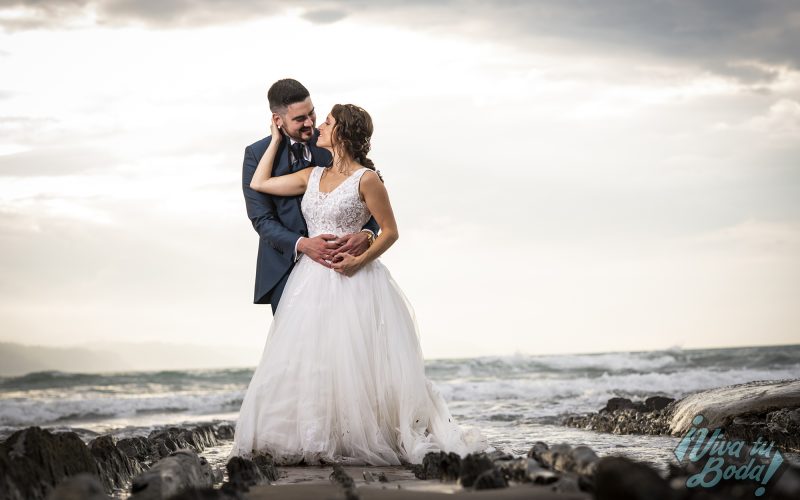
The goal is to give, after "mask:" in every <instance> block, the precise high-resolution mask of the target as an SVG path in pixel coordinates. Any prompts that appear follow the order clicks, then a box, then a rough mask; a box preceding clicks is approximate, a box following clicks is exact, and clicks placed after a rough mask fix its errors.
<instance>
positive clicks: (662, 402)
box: [644, 396, 675, 411]
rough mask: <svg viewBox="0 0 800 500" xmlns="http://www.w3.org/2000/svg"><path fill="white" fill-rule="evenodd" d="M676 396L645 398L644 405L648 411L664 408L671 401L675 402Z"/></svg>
mask: <svg viewBox="0 0 800 500" xmlns="http://www.w3.org/2000/svg"><path fill="white" fill-rule="evenodd" d="M674 401H675V398H667V397H664V396H652V397H649V398H647V399H645V400H644V406H645V407H646V408H647V410H648V411H656V410H663V409H664V408H666V407H667V406H669V404H670V403H672V402H674Z"/></svg>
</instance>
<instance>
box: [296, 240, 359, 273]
mask: <svg viewBox="0 0 800 500" xmlns="http://www.w3.org/2000/svg"><path fill="white" fill-rule="evenodd" d="M367 248H369V237H368V236H367V234H366V233H364V232H358V233H351V234H345V235H343V236H339V237H337V236H336V235H334V234H320V235H319V236H314V237H313V238H303V239H301V240H300V243H298V246H297V250H298V251H300V252H302V253H304V254H306V255H307V256H308V257H309V258H311V259H312V260H313V261H314V262H316V263H318V264H320V265H323V266H325V267H327V268H330V269H333V270H334V271H336V272H337V273H340V274H344V275H345V276H352V275H353V274H355V273H356V271H358V270H359V269H361V266H363V265H364V263H363V261H362V260H361V259H359V258H358V257H359V256H360V255H361V254H363V253H364V252H365V251H366V250H367Z"/></svg>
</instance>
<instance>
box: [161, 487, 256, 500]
mask: <svg viewBox="0 0 800 500" xmlns="http://www.w3.org/2000/svg"><path fill="white" fill-rule="evenodd" d="M243 498H244V497H243V496H242V495H241V494H240V493H239V492H238V491H233V490H228V489H225V488H222V489H218V490H217V489H214V488H192V489H189V490H186V491H183V492H181V493H178V494H177V495H175V496H172V497H170V498H169V500H242V499H243Z"/></svg>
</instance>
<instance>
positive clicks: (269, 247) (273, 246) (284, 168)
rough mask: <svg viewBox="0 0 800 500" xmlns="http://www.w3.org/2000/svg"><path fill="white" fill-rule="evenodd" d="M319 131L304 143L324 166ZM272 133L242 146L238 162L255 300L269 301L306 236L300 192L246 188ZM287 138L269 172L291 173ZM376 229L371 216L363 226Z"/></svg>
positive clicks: (328, 157) (326, 161) (326, 158)
mask: <svg viewBox="0 0 800 500" xmlns="http://www.w3.org/2000/svg"><path fill="white" fill-rule="evenodd" d="M318 136H319V131H317V130H315V131H314V137H312V138H311V140H310V141H309V143H308V147H309V150H310V151H311V158H312V162H311V163H312V165H319V166H327V165H329V164H330V163H331V160H332V158H331V154H330V153H329V152H328V150H327V149H323V148H318V147H317V137H318ZM271 140H272V136H269V137H265V138H264V139H261V140H260V141H257V142H254V143H253V144H251V145H249V146H247V147H246V148H245V150H244V163H243V165H242V191H243V192H244V201H245V205H246V207H247V216H248V217H249V218H250V222H252V223H253V229H255V230H256V232H257V233H258V236H259V241H258V259H257V261H256V283H255V296H254V298H253V302H254V303H255V304H269V303H271V301H272V291H273V289H274V288H275V285H277V284H278V282H279V281H280V280H281V278H283V276H284V275H285V274H287V273H288V272H290V271H291V269H292V267H293V266H294V247H295V244H296V243H297V239H298V238H300V237H301V236H308V228H307V227H306V221H305V219H304V218H303V214H302V212H301V211H300V201H301V200H302V199H303V196H302V195H300V196H273V195H269V194H265V193H259V192H258V191H255V190H253V189H250V181H251V180H252V179H253V174H254V173H255V171H256V167H257V166H258V162H259V161H260V160H261V157H262V156H264V153H265V152H266V151H267V147H268V146H269V143H270V141H271ZM288 144H289V141H288V139H284V140H283V141H281V144H280V147H279V148H278V154H277V155H276V156H275V163H274V164H273V165H272V175H273V176H278V175H286V174H289V173H292V171H293V170H292V166H291V163H290V161H289V147H288ZM364 227H365V228H366V229H370V230H372V232H373V233H375V234H377V233H378V223H377V222H375V219H374V218H370V220H369V222H367V224H366V225H365V226H364Z"/></svg>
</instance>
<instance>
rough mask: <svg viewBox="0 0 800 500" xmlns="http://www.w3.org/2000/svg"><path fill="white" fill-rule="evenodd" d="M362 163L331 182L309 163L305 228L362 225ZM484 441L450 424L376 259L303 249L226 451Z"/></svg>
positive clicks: (321, 456) (345, 457) (361, 459)
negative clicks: (325, 186) (347, 261)
mask: <svg viewBox="0 0 800 500" xmlns="http://www.w3.org/2000/svg"><path fill="white" fill-rule="evenodd" d="M366 170H367V169H365V168H362V169H360V170H358V171H356V172H354V173H353V174H352V175H351V176H350V177H349V178H347V179H346V180H345V181H344V182H343V183H342V184H340V185H339V186H338V187H337V188H336V189H335V190H333V191H332V192H330V193H323V192H320V191H319V180H320V176H321V174H322V171H323V168H322V167H314V170H313V171H312V173H311V175H310V177H309V180H308V188H307V189H306V193H305V196H304V197H303V201H302V204H301V208H302V212H303V216H304V217H305V220H306V223H307V224H308V230H309V236H316V235H319V234H324V233H331V234H335V235H343V234H347V233H353V232H357V231H359V230H360V229H361V228H362V227H363V226H364V224H366V222H367V221H368V220H369V218H370V213H369V210H368V209H367V207H366V205H365V203H364V202H363V201H362V200H361V199H360V196H359V192H358V188H359V182H360V179H361V176H362V175H363V174H364V172H365V171H366ZM487 447H488V443H487V440H486V438H485V437H484V436H483V434H482V433H481V432H480V431H479V430H478V429H476V428H472V427H462V426H459V425H457V424H456V423H455V422H454V421H453V418H452V416H451V415H450V411H449V410H448V408H447V404H446V403H445V401H444V399H443V398H442V397H441V395H440V394H439V392H438V391H437V390H436V389H435V388H434V387H433V386H432V384H431V382H430V381H429V380H428V379H427V378H426V377H425V367H424V364H423V357H422V351H421V349H420V344H419V339H418V333H417V327H416V322H415V319H414V313H413V310H412V308H411V306H410V304H409V303H408V301H407V300H406V298H405V296H404V295H403V292H402V291H401V290H400V288H399V287H398V286H397V284H396V283H395V282H394V280H393V279H392V277H391V275H390V274H389V271H388V270H387V269H386V267H384V266H383V264H381V262H380V261H379V260H377V259H376V260H374V261H372V262H371V263H369V264H367V265H365V266H364V267H363V268H361V269H360V270H359V271H358V272H357V273H355V274H354V275H353V276H351V277H347V276H344V275H341V274H339V273H337V272H336V271H334V270H332V269H328V268H326V267H324V266H321V265H320V264H318V263H316V262H314V261H313V260H311V259H309V258H308V257H306V256H302V257H301V258H300V259H299V260H298V262H297V264H296V265H295V266H294V269H293V270H292V273H291V275H290V276H289V280H288V282H287V283H286V288H285V289H284V291H283V296H282V298H281V302H280V306H279V307H278V309H277V311H276V313H275V316H274V319H273V322H272V326H271V328H270V330H269V333H268V335H267V340H266V345H265V346H264V352H263V354H262V356H261V361H260V363H259V365H258V367H257V368H256V371H255V373H254V374H253V378H252V379H251V381H250V384H249V386H248V387H247V392H246V394H245V397H244V401H243V402H242V407H241V410H240V413H239V419H238V421H237V424H236V432H235V436H234V444H233V449H232V450H231V453H230V455H229V458H230V457H233V456H244V457H252V455H253V451H256V452H268V453H270V454H271V455H272V456H273V457H274V458H275V461H276V463H278V464H298V463H305V464H321V463H334V462H338V463H342V464H352V465H364V464H367V465H399V464H404V463H421V462H422V458H423V457H424V456H425V454H426V453H428V452H430V451H446V452H451V451H452V452H456V453H458V454H459V455H461V456H464V455H466V454H467V453H471V452H476V451H483V450H485V449H486V448H487Z"/></svg>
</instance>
